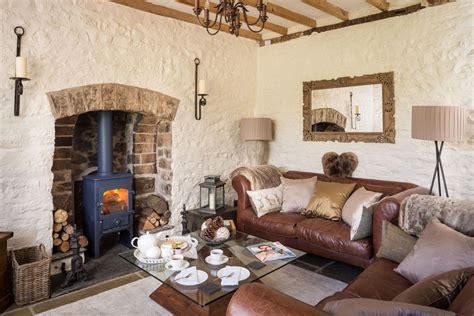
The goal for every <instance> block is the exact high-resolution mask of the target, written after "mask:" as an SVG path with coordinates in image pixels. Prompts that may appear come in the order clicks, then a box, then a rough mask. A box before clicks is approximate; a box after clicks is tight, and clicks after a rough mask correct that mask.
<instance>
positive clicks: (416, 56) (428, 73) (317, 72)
mask: <svg viewBox="0 0 474 316" xmlns="http://www.w3.org/2000/svg"><path fill="white" fill-rule="evenodd" d="M473 11H474V9H473V2H472V0H458V1H457V2H456V3H451V4H446V5H442V6H438V7H433V8H427V9H424V10H421V11H419V12H418V13H415V14H412V15H407V16H403V17H397V18H391V19H386V20H382V21H379V22H374V23H368V24H362V25H359V26H353V27H347V28H344V29H339V30H334V31H330V32H326V33H321V34H315V35H313V36H308V37H303V38H300V39H297V40H292V41H289V42H286V43H282V44H276V45H271V46H267V47H263V48H261V49H259V50H258V74H257V86H258V90H257V91H258V92H257V108H256V114H257V115H262V116H268V117H271V118H273V119H274V120H275V135H276V136H275V140H274V141H273V142H271V144H270V163H272V164H275V165H278V166H284V167H287V168H290V169H299V170H308V171H321V170H322V167H321V156H322V155H323V154H324V153H325V152H327V151H336V152H344V151H353V152H355V153H356V154H357V155H358V156H359V167H358V169H357V171H356V172H355V176H356V177H368V178H379V179H392V180H401V181H410V182H414V183H417V184H420V185H424V186H429V184H430V181H431V177H432V174H433V168H434V163H435V154H434V144H433V143H432V142H428V141H422V140H415V139H411V106H412V105H431V104H433V105H436V104H439V105H443V104H447V105H461V106H465V107H468V108H470V109H471V110H472V109H473V106H474V105H473V92H472V91H473V90H472V89H473V79H472V78H473V77H472V74H473V51H474V45H473V31H472V30H473V21H474V16H473V13H474V12H473ZM388 71H394V73H395V98H396V100H395V109H396V113H395V114H396V115H395V116H396V144H365V143H335V142H303V140H302V139H303V134H302V128H303V127H302V123H303V117H302V115H303V114H302V102H303V101H302V99H303V97H302V83H303V81H311V80H321V79H333V78H337V77H345V76H357V75H364V74H372V73H379V72H388ZM469 143H470V144H469ZM472 144H473V142H472V141H470V142H465V143H463V144H453V143H449V144H445V149H444V152H443V161H444V171H445V174H446V178H447V181H448V186H449V189H450V192H451V193H452V195H453V196H456V197H468V198H471V199H474V147H473V146H472Z"/></svg>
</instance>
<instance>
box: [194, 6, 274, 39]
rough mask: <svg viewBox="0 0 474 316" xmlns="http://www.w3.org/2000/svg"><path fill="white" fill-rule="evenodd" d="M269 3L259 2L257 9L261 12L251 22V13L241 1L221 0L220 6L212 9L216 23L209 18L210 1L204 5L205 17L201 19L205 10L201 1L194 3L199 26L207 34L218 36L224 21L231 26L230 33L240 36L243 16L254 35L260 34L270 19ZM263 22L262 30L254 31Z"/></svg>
mask: <svg viewBox="0 0 474 316" xmlns="http://www.w3.org/2000/svg"><path fill="white" fill-rule="evenodd" d="M267 1H268V0H257V4H256V6H255V7H256V8H257V10H258V12H259V15H258V19H252V20H253V21H252V22H249V18H248V17H247V12H248V11H249V10H248V9H247V8H246V7H245V4H244V3H242V2H241V1H240V0H237V1H236V0H219V4H217V5H216V6H215V7H214V8H212V12H213V13H215V15H216V16H215V18H214V21H211V19H210V18H209V10H210V5H211V4H210V3H209V0H206V2H205V4H204V17H203V18H201V17H200V15H201V12H202V11H203V9H202V8H201V5H200V3H199V2H200V1H199V0H195V1H194V9H193V11H194V14H195V15H196V17H197V18H198V21H199V24H201V25H202V26H204V27H205V28H206V30H207V33H209V34H210V35H216V34H217V33H219V31H220V30H221V27H222V19H224V22H225V23H227V24H228V25H229V33H230V34H234V35H235V36H239V30H240V27H241V26H242V23H241V19H242V16H243V20H244V22H245V24H247V27H248V29H249V30H250V31H252V32H254V33H258V32H260V31H262V30H263V29H264V28H265V22H266V21H267V19H268V16H267ZM260 22H261V27H260V29H254V28H253V27H254V26H255V25H257V24H259V23H260ZM211 29H215V30H216V31H215V32H213V31H211Z"/></svg>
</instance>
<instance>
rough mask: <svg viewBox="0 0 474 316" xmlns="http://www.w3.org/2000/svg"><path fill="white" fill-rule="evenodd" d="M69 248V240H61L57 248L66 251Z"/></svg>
mask: <svg viewBox="0 0 474 316" xmlns="http://www.w3.org/2000/svg"><path fill="white" fill-rule="evenodd" d="M69 249H71V245H69V241H63V242H62V243H61V245H59V247H58V250H59V251H61V252H68V251H69Z"/></svg>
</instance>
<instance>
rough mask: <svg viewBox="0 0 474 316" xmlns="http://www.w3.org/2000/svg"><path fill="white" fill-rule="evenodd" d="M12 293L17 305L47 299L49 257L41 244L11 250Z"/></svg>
mask: <svg viewBox="0 0 474 316" xmlns="http://www.w3.org/2000/svg"><path fill="white" fill-rule="evenodd" d="M11 257H12V266H13V292H14V294H15V303H16V304H17V305H26V304H31V303H34V302H37V301H40V300H43V299H47V298H49V289H50V278H49V273H50V266H51V257H50V256H48V254H47V253H46V249H45V247H44V245H43V244H40V245H39V246H35V247H26V248H20V249H16V250H12V256H11Z"/></svg>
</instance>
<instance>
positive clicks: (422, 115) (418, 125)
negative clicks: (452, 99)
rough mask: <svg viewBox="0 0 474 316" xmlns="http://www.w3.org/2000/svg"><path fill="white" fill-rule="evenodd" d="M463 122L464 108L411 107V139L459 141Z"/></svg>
mask: <svg viewBox="0 0 474 316" xmlns="http://www.w3.org/2000/svg"><path fill="white" fill-rule="evenodd" d="M465 120H466V118H465V111H464V108H462V107H459V106H431V105H427V106H413V107H412V119H411V137H412V138H416V139H424V140H433V141H447V142H455V141H461V140H462V139H463V137H464V124H465Z"/></svg>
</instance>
